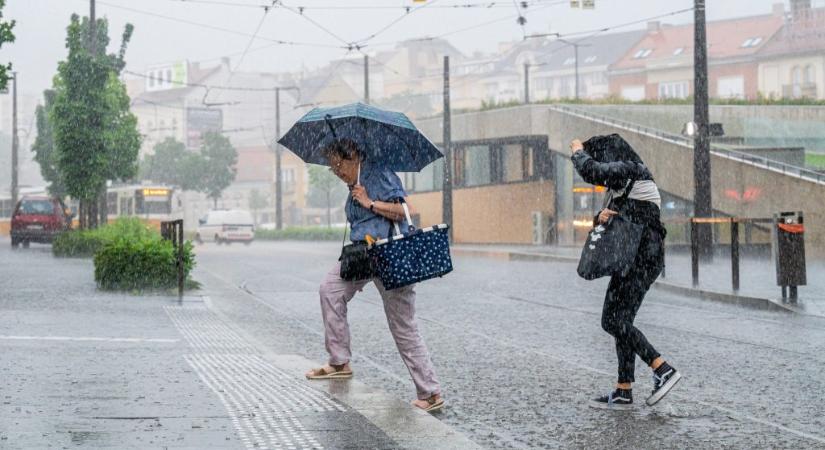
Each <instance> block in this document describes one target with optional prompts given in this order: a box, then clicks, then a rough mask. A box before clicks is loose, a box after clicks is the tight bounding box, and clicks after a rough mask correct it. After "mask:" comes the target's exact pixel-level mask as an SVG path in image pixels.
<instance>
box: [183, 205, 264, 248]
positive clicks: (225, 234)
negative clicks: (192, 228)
mask: <svg viewBox="0 0 825 450" xmlns="http://www.w3.org/2000/svg"><path fill="white" fill-rule="evenodd" d="M254 238H255V222H254V221H253V220H252V214H250V213H249V211H243V210H239V209H230V210H214V211H209V213H207V214H206V215H205V216H203V217H202V218H200V219H199V220H198V231H197V234H195V241H196V242H198V243H202V242H207V241H211V242H217V243H218V244H223V243H226V244H229V243H232V242H243V243H244V244H247V245H249V244H251V243H252V240H253V239H254Z"/></svg>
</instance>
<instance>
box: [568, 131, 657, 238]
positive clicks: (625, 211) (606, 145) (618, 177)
mask: <svg viewBox="0 0 825 450" xmlns="http://www.w3.org/2000/svg"><path fill="white" fill-rule="evenodd" d="M571 159H572V161H573V166H574V167H575V168H576V171H577V172H578V173H579V175H581V177H582V178H583V179H584V181H586V182H588V183H590V184H594V185H598V186H606V187H607V188H609V189H611V190H613V191H622V190H624V189H625V188H626V187H627V186H628V184H629V183H630V181H631V180H636V181H654V180H653V174H652V173H651V172H650V170H649V169H648V168H647V166H645V165H644V162H643V161H642V158H640V157H639V155H638V154H637V153H636V151H635V150H633V147H631V146H630V144H628V143H627V141H625V140H624V139H623V138H622V137H621V136H619V135H618V134H611V135H607V136H595V137H592V138H590V139H588V140H587V141H586V142H584V150H583V151H578V152H576V153H574V154H573V156H572V157H571ZM608 208H610V209H612V210H614V211H616V212H618V213H619V214H621V215H622V216H624V217H625V218H627V219H628V220H630V221H632V222H635V223H639V224H642V225H645V226H649V227H651V228H653V229H655V230H657V231H658V232H660V233H661V234H662V237H664V235H665V228H664V226H663V225H662V222H661V213H660V211H659V207H658V206H656V204H654V203H651V202H647V201H641V200H635V199H631V198H613V199H612V200H611V202H610V204H609V205H608ZM597 218H598V216H597Z"/></svg>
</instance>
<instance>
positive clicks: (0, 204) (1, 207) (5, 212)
mask: <svg viewBox="0 0 825 450" xmlns="http://www.w3.org/2000/svg"><path fill="white" fill-rule="evenodd" d="M0 217H11V200H0Z"/></svg>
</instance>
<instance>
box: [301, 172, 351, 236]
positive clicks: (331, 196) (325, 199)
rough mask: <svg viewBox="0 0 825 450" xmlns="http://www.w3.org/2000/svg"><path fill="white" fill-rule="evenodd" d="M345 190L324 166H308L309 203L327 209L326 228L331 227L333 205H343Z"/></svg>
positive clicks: (345, 195) (339, 181)
mask: <svg viewBox="0 0 825 450" xmlns="http://www.w3.org/2000/svg"><path fill="white" fill-rule="evenodd" d="M346 197H347V189H346V188H345V187H344V184H343V183H342V182H341V180H339V179H338V177H336V176H335V174H333V173H332V172H330V171H329V169H328V168H326V167H324V166H316V165H310V166H309V203H310V204H311V205H313V206H317V207H326V208H327V226H328V227H330V226H332V214H331V209H332V205H334V204H341V203H343V201H344V199H345V198H346Z"/></svg>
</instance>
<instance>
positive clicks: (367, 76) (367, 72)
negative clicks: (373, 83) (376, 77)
mask: <svg viewBox="0 0 825 450" xmlns="http://www.w3.org/2000/svg"><path fill="white" fill-rule="evenodd" d="M364 103H366V104H368V105H369V104H370V56H369V55H366V54H365V55H364Z"/></svg>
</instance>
